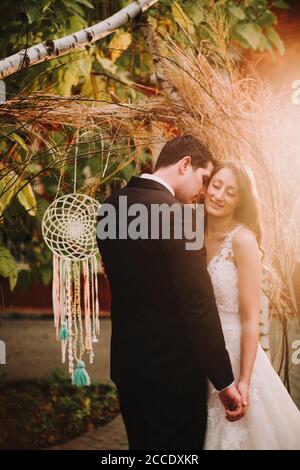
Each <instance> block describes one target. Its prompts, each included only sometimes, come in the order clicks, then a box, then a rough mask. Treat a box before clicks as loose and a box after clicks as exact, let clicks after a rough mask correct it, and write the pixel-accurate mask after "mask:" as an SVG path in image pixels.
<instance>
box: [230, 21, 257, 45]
mask: <svg viewBox="0 0 300 470" xmlns="http://www.w3.org/2000/svg"><path fill="white" fill-rule="evenodd" d="M235 30H236V32H237V33H238V34H239V35H240V36H242V38H244V39H245V40H246V41H247V42H248V44H249V45H250V46H251V47H252V49H257V48H258V47H259V44H260V40H261V36H262V29H261V27H260V26H259V25H258V24H256V23H242V24H238V25H237V26H236V28H235Z"/></svg>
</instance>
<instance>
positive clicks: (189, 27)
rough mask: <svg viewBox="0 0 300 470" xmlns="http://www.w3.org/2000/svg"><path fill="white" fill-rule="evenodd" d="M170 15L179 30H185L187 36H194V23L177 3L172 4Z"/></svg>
mask: <svg viewBox="0 0 300 470" xmlns="http://www.w3.org/2000/svg"><path fill="white" fill-rule="evenodd" d="M172 15H173V17H174V19H175V21H176V23H177V24H179V26H180V27H181V28H183V29H185V30H186V31H187V32H188V34H191V35H193V34H195V28H194V23H193V22H192V20H191V19H190V18H189V17H188V16H187V15H186V13H185V12H184V11H183V9H182V8H181V6H180V5H179V4H178V3H177V2H172Z"/></svg>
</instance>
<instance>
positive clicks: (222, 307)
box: [207, 225, 241, 315]
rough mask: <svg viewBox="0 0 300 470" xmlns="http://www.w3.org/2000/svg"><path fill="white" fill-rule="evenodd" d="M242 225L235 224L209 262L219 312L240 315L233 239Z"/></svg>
mask: <svg viewBox="0 0 300 470" xmlns="http://www.w3.org/2000/svg"><path fill="white" fill-rule="evenodd" d="M240 227H241V225H237V226H235V227H234V228H233V229H232V230H231V231H230V232H229V233H228V235H227V237H226V238H225V240H224V242H223V243H222V244H221V246H220V248H219V250H218V251H217V253H216V254H215V256H214V257H213V258H212V259H211V261H210V262H209V264H208V267H207V269H208V272H209V274H210V277H211V280H212V284H213V288H214V292H215V297H216V303H217V307H218V310H219V313H220V314H221V313H222V312H228V313H233V314H235V315H238V312H239V304H238V297H239V296H238V278H237V270H236V266H235V264H234V262H233V249H232V241H233V237H234V235H235V234H236V232H237V231H238V230H239V228H240Z"/></svg>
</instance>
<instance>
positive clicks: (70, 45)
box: [0, 0, 158, 79]
mask: <svg viewBox="0 0 300 470" xmlns="http://www.w3.org/2000/svg"><path fill="white" fill-rule="evenodd" d="M157 2H158V0H136V1H134V2H132V3H131V4H130V5H128V6H127V7H125V8H123V9H122V10H120V11H118V12H117V13H115V14H114V15H112V16H111V17H109V18H107V19H106V20H104V21H101V22H100V23H97V24H95V25H94V26H90V27H89V28H85V29H82V30H81V31H77V32H75V33H73V34H69V35H68V36H65V37H63V38H60V39H55V40H52V39H50V38H49V39H48V40H47V41H45V42H42V43H40V44H36V45H35V46H32V47H29V48H28V49H26V50H25V49H23V50H21V51H20V52H17V53H16V54H13V55H11V56H9V57H6V58H5V59H3V60H1V61H0V79H3V78H5V77H8V76H9V75H12V74H14V73H15V72H17V71H18V70H20V69H23V68H27V67H31V66H32V65H34V64H38V63H39V62H45V61H47V60H50V59H53V58H57V57H60V56H62V55H65V54H69V53H71V52H74V51H78V50H80V49H82V48H84V47H85V46H87V45H89V44H92V43H93V42H95V41H98V40H99V39H101V38H103V37H105V36H107V35H109V34H111V33H113V32H114V31H115V30H116V29H117V28H119V27H120V26H122V25H124V24H125V23H127V22H128V21H130V20H132V19H133V18H135V17H136V16H138V15H139V14H140V13H143V12H144V11H146V10H148V9H149V8H150V7H151V6H152V5H154V4H155V3H157Z"/></svg>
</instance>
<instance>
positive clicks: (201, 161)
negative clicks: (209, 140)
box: [154, 134, 216, 171]
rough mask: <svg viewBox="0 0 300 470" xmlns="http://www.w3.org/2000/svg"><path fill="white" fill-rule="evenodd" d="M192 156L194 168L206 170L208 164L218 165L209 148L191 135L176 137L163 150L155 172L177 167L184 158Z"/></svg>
mask: <svg viewBox="0 0 300 470" xmlns="http://www.w3.org/2000/svg"><path fill="white" fill-rule="evenodd" d="M187 155H188V156H190V157H191V159H192V162H191V164H192V166H193V168H199V167H202V168H205V167H206V165H207V164H208V162H212V164H213V165H215V164H216V161H215V159H214V157H213V156H212V154H211V152H210V150H209V148H208V147H207V145H205V144H204V143H202V142H200V141H199V140H197V139H195V137H193V136H192V135H190V134H187V135H182V136H179V137H174V139H171V140H169V141H168V142H167V143H166V144H165V145H164V146H163V148H162V150H161V152H160V154H159V156H158V159H157V161H156V164H155V168H154V171H156V170H158V169H159V168H162V167H165V166H169V165H175V163H177V162H178V161H179V160H180V159H181V158H182V157H185V156H187Z"/></svg>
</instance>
